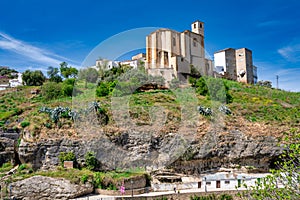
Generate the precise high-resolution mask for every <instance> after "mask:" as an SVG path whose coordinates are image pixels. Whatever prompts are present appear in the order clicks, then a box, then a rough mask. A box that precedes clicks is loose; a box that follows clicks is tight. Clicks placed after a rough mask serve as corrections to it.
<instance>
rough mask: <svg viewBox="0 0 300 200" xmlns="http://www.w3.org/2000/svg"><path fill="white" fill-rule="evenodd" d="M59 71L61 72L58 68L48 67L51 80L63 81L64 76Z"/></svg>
mask: <svg viewBox="0 0 300 200" xmlns="http://www.w3.org/2000/svg"><path fill="white" fill-rule="evenodd" d="M58 73H59V70H58V68H56V67H51V66H50V67H48V70H47V75H48V77H49V81H51V82H56V83H59V82H62V78H61V77H60V75H59V74H58Z"/></svg>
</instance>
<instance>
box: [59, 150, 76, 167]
mask: <svg viewBox="0 0 300 200" xmlns="http://www.w3.org/2000/svg"><path fill="white" fill-rule="evenodd" d="M58 158H59V161H60V164H61V166H62V167H63V166H64V162H65V161H73V163H74V164H75V163H76V156H75V154H74V153H73V152H60V154H59V156H58Z"/></svg>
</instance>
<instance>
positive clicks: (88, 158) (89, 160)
mask: <svg viewBox="0 0 300 200" xmlns="http://www.w3.org/2000/svg"><path fill="white" fill-rule="evenodd" d="M85 163H86V166H87V168H88V169H90V170H93V169H95V168H96V167H97V164H98V160H97V158H96V156H95V152H91V151H89V152H87V153H86V154H85Z"/></svg>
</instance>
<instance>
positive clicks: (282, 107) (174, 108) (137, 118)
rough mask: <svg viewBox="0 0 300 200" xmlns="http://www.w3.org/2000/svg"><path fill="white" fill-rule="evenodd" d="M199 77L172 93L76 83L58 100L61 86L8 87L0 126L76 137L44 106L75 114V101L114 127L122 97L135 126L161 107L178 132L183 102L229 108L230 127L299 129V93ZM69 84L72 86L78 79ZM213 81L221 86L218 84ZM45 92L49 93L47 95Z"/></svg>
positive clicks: (68, 123) (126, 83)
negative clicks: (126, 99)
mask: <svg viewBox="0 0 300 200" xmlns="http://www.w3.org/2000/svg"><path fill="white" fill-rule="evenodd" d="M200 79H201V80H200ZM200 79H198V80H196V82H194V83H193V86H194V87H193V88H176V87H173V89H171V90H168V89H164V88H161V87H152V88H150V89H146V90H142V89H141V88H139V87H136V85H137V82H134V81H141V80H139V79H124V80H122V79H120V80H119V82H117V81H111V82H109V81H102V82H100V83H99V84H98V85H97V84H96V83H89V82H87V81H84V80H82V81H75V85H74V91H75V93H74V91H73V95H76V96H74V98H73V99H72V97H71V95H70V92H68V95H63V94H61V93H57V94H55V96H54V98H51V95H50V97H49V94H50V92H53V91H54V93H55V91H56V90H59V91H61V90H62V89H61V87H58V88H51V90H49V87H48V86H49V84H50V83H44V85H43V86H23V87H19V88H17V89H16V88H14V89H8V90H6V91H1V92H0V127H1V128H2V129H4V130H5V129H21V130H25V132H26V133H30V134H31V136H32V137H33V138H36V139H37V138H39V137H40V136H42V135H45V134H46V135H48V136H49V135H52V136H53V135H55V134H58V135H57V136H65V135H67V136H70V137H72V136H74V137H75V136H76V135H78V133H76V131H75V129H74V118H72V117H71V116H70V115H69V114H68V113H67V112H66V113H63V112H64V111H63V112H62V113H60V114H58V115H59V116H58V118H59V119H58V120H53V118H51V116H50V114H49V113H46V112H40V110H41V108H49V109H54V108H56V107H59V106H60V107H63V108H67V109H69V111H72V109H73V108H72V107H74V109H76V108H75V107H76V106H78V105H75V104H76V102H80V103H82V102H83V103H84V104H80V110H79V109H78V108H77V110H76V112H77V113H78V114H81V117H82V116H83V115H84V116H85V117H92V116H89V114H88V113H89V112H96V118H99V117H100V118H101V120H100V119H98V120H97V119H95V123H99V124H100V125H101V126H102V127H114V126H115V125H116V124H115V121H114V117H113V116H112V115H113V113H112V99H113V98H115V97H120V96H121V97H122V96H123V97H124V96H127V97H129V102H128V105H129V110H128V113H129V116H130V118H131V120H132V121H133V122H134V123H135V124H136V125H137V126H144V125H150V124H151V122H152V121H151V119H152V118H151V114H152V113H153V109H155V108H163V112H164V115H165V116H166V120H165V124H164V126H165V127H164V129H165V131H170V130H174V129H178V126H179V122H180V120H181V117H182V116H181V107H182V104H186V103H191V105H192V106H193V108H191V109H195V110H196V109H197V105H198V106H203V107H206V108H213V107H216V105H217V106H220V105H222V104H226V106H227V107H228V108H229V109H230V110H231V112H232V114H231V115H229V116H225V121H226V125H228V126H239V125H240V126H241V125H245V123H247V124H255V123H256V124H260V125H262V126H263V125H266V126H267V125H271V127H273V128H274V129H275V128H278V129H280V130H283V127H286V128H289V127H299V125H300V123H299V122H300V112H299V111H300V93H295V92H287V91H282V90H276V89H272V88H268V87H262V86H255V85H248V84H243V83H238V82H234V81H229V80H224V79H213V78H205V77H204V78H200ZM143 80H144V79H143ZM149 80H150V79H147V80H146V81H145V80H144V82H143V81H142V83H143V84H147V83H149V82H151V81H152V82H153V81H155V80H152V79H151V80H150V81H149ZM147 81H148V82H147ZM65 82H70V81H64V82H63V83H59V84H62V86H63V85H64V84H65ZM71 82H73V83H74V81H71ZM215 82H218V84H217V85H216V84H215ZM68 84H69V83H68ZM105 84H106V86H105ZM158 85H159V84H158ZM207 86H208V87H207ZM46 87H47V88H46ZM205 87H207V88H205ZM99 88H100V89H99ZM46 89H47V90H46ZM72 89H73V87H72ZM38 90H41V92H40V93H38V94H33V92H32V91H38ZM103 90H105V92H104V93H102V91H103ZM214 90H215V91H214ZM45 91H48V92H47V93H45ZM99 91H100V92H99ZM220 91H221V92H220ZM190 93H193V94H194V93H195V94H196V96H195V98H190V97H189V96H187V95H188V94H190ZM51 94H52V93H51ZM96 94H97V95H96ZM179 94H180V95H179ZM214 94H216V95H214ZM72 100H73V101H72ZM74 102H75V104H74ZM93 102H94V106H96V107H94V109H93V108H91V106H90V105H91V103H93ZM96 104H97V105H96ZM97 107H98V108H97ZM114 110H116V108H114ZM74 111H75V110H74ZM83 113H84V114H83ZM78 116H79V115H78ZM103 116H105V120H103V119H104V118H103ZM152 117H153V116H152ZM213 118H214V117H213V116H202V115H200V114H199V120H200V121H204V122H209V121H210V120H213ZM239 123H241V124H239ZM238 124H239V125H238Z"/></svg>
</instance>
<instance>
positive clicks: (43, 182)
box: [11, 176, 93, 200]
mask: <svg viewBox="0 0 300 200" xmlns="http://www.w3.org/2000/svg"><path fill="white" fill-rule="evenodd" d="M11 191H12V195H13V196H14V197H15V198H16V199H24V200H29V199H30V200H35V199H36V200H38V199H44V200H45V199H49V200H50V199H51V200H52V199H70V198H76V197H79V196H82V195H86V194H90V193H92V192H93V186H92V184H91V183H86V184H84V185H76V184H72V183H71V182H70V181H69V180H66V179H63V178H50V177H45V176H33V177H31V178H27V179H24V180H22V181H17V182H14V183H12V184H11Z"/></svg>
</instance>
